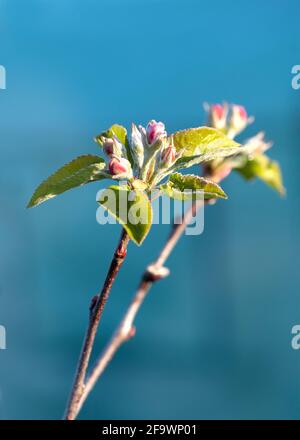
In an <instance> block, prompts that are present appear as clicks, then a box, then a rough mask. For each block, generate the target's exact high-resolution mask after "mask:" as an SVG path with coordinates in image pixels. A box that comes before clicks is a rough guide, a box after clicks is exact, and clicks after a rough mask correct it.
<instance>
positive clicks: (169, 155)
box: [160, 145, 176, 167]
mask: <svg viewBox="0 0 300 440" xmlns="http://www.w3.org/2000/svg"><path fill="white" fill-rule="evenodd" d="M175 159H176V149H175V148H174V147H173V146H172V145H168V146H167V147H166V148H165V149H164V150H163V151H162V153H161V156H160V161H161V165H163V166H164V167H169V166H171V165H172V164H173V163H174V161H175Z"/></svg>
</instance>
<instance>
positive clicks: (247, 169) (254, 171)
mask: <svg viewBox="0 0 300 440" xmlns="http://www.w3.org/2000/svg"><path fill="white" fill-rule="evenodd" d="M236 170H237V171H238V172H239V173H240V174H241V175H242V176H243V177H244V178H245V179H246V180H251V179H254V178H255V177H258V178H259V179H261V180H262V181H263V182H265V183H266V184H267V185H269V186H270V187H271V188H273V189H275V191H277V192H278V193H279V194H280V195H281V196H283V195H284V194H285V188H284V186H283V182H282V175H281V170H280V166H279V164H278V163H277V162H275V161H273V160H271V159H270V158H269V157H268V156H266V155H265V154H259V155H257V156H255V157H254V158H253V159H249V160H247V162H246V163H245V164H244V165H243V166H242V167H241V168H236Z"/></svg>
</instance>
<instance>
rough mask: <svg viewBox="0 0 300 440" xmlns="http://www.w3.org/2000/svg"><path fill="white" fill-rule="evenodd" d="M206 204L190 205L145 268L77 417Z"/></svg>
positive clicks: (92, 376) (90, 379) (89, 382)
mask: <svg viewBox="0 0 300 440" xmlns="http://www.w3.org/2000/svg"><path fill="white" fill-rule="evenodd" d="M205 203H206V201H204V202H203V200H199V201H196V202H194V203H193V204H192V205H191V207H190V208H189V209H188V211H187V212H186V213H185V215H184V217H183V219H182V221H181V222H180V223H178V224H176V225H174V227H173V229H172V231H171V233H170V235H169V237H168V239H167V241H166V243H165V245H164V247H163V248H162V250H161V252H160V254H159V256H158V258H157V259H156V261H155V262H154V263H153V264H152V265H151V266H148V267H147V269H146V271H145V272H144V274H143V276H142V279H141V282H140V285H139V287H138V290H137V292H136V293H135V295H134V297H133V299H132V301H131V303H130V305H129V308H128V309H127V311H126V313H125V315H124V317H123V319H122V321H121V323H120V325H119V327H118V328H117V330H116V332H115V333H114V335H113V337H112V338H111V340H110V341H109V343H108V344H107V346H106V348H105V349H104V350H103V352H102V354H101V355H100V357H99V358H98V360H97V361H96V364H95V366H94V368H93V370H92V372H91V374H90V375H89V377H88V378H87V380H86V383H85V386H84V390H83V393H82V396H81V398H80V401H79V403H78V406H77V410H78V411H77V414H78V413H79V411H80V409H81V407H82V405H83V404H84V402H85V400H86V398H87V397H88V395H89V393H90V392H91V391H92V389H93V388H94V386H95V384H96V382H97V380H98V379H99V377H100V376H101V375H102V373H103V372H104V370H105V369H106V367H107V366H108V364H109V363H110V361H111V359H112V358H113V356H114V354H115V353H116V352H117V350H118V349H119V348H120V346H121V345H122V344H123V343H124V342H126V341H128V340H129V339H131V338H132V337H133V336H134V334H135V328H134V325H133V324H134V320H135V317H136V315H137V313H138V311H139V309H140V307H141V305H142V304H143V302H144V300H145V298H146V296H147V293H148V291H149V290H150V288H151V286H152V284H153V283H154V282H155V281H158V280H160V279H162V278H164V277H165V276H167V275H168V274H169V271H168V269H166V268H165V267H164V264H165V262H166V260H167V258H168V257H169V255H170V254H171V252H172V251H173V249H174V247H175V246H176V244H177V242H178V240H179V239H180V237H181V236H182V234H183V232H184V230H185V228H186V226H187V225H188V224H189V223H190V221H191V220H192V218H193V217H194V216H195V215H196V213H197V211H198V210H199V209H200V208H201V207H203V206H204V204H205ZM77 414H76V415H77ZM76 415H75V417H76Z"/></svg>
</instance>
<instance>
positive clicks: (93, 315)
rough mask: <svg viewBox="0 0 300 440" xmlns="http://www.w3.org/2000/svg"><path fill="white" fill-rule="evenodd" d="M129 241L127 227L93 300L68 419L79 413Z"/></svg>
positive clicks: (67, 412)
mask: <svg viewBox="0 0 300 440" xmlns="http://www.w3.org/2000/svg"><path fill="white" fill-rule="evenodd" d="M128 243H129V236H128V234H127V232H126V231H125V229H123V230H122V234H121V237H120V240H119V243H118V246H117V248H116V250H115V253H114V256H113V259H112V261H111V264H110V267H109V270H108V272H107V276H106V279H105V282H104V285H103V287H102V290H101V292H100V294H99V295H97V296H96V297H95V298H94V299H93V301H92V304H91V307H90V319H89V324H88V328H87V332H86V336H85V339H84V342H83V347H82V350H81V355H80V358H79V362H78V366H77V370H76V375H75V381H74V384H73V387H72V390H71V395H70V399H69V403H68V406H67V409H66V414H65V418H66V419H67V420H74V418H75V417H76V415H77V414H78V405H79V402H80V400H81V398H82V395H83V392H84V388H85V379H86V374H87V368H88V364H89V360H90V356H91V353H92V349H93V346H94V342H95V337H96V333H97V329H98V326H99V323H100V319H101V316H102V313H103V309H104V307H105V304H106V301H107V299H108V297H109V293H110V290H111V287H112V285H113V283H114V281H115V278H116V276H117V274H118V272H119V270H120V268H121V266H122V264H123V262H124V260H125V257H126V252H127V246H128Z"/></svg>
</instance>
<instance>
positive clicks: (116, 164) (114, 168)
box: [108, 157, 131, 176]
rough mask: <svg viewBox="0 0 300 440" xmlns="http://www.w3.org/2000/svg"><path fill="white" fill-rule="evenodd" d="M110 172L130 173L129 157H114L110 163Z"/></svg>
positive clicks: (112, 173)
mask: <svg viewBox="0 0 300 440" xmlns="http://www.w3.org/2000/svg"><path fill="white" fill-rule="evenodd" d="M108 168H109V172H110V174H111V175H112V176H117V175H119V174H121V175H124V176H126V175H129V174H130V173H131V167H130V163H129V162H128V160H127V159H124V158H120V159H119V158H117V157H113V158H112V159H111V161H110V162H109V164H108Z"/></svg>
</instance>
